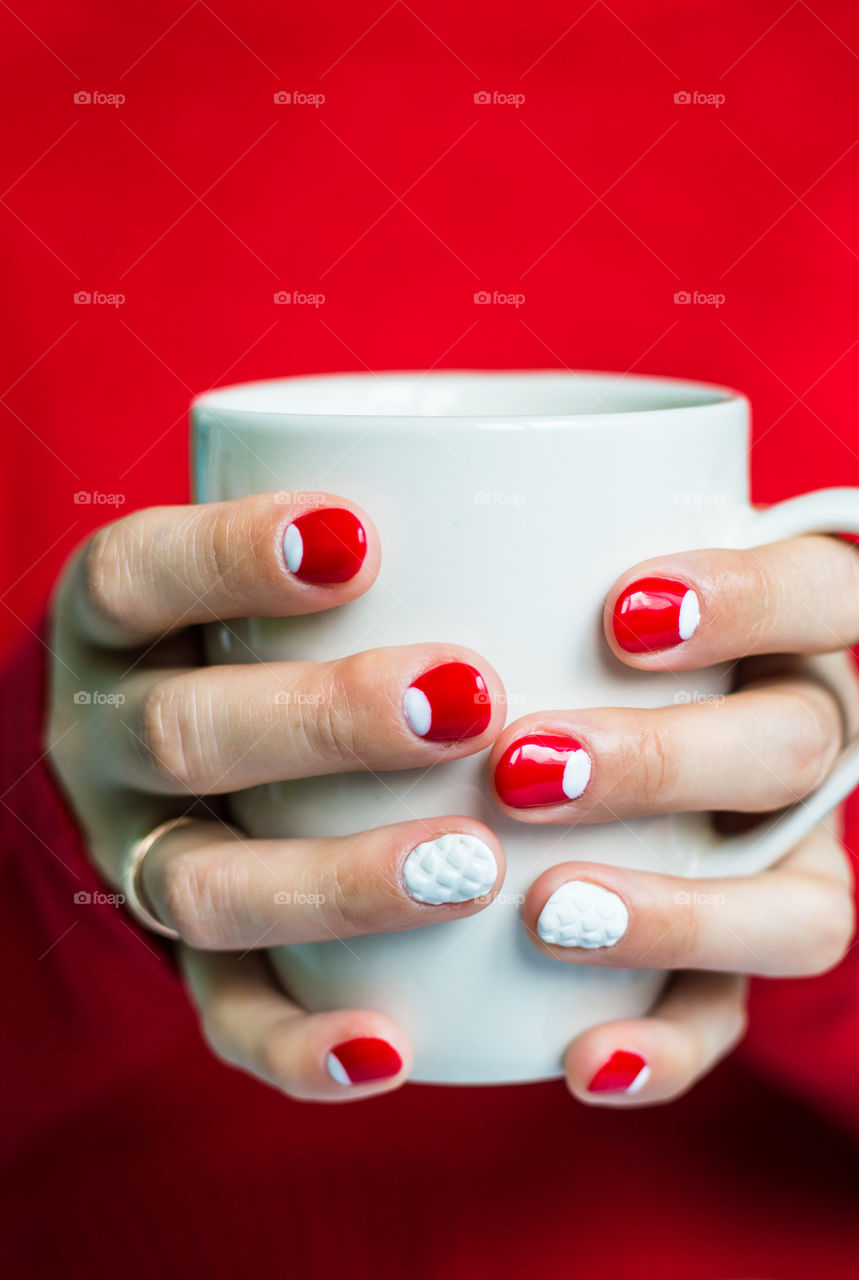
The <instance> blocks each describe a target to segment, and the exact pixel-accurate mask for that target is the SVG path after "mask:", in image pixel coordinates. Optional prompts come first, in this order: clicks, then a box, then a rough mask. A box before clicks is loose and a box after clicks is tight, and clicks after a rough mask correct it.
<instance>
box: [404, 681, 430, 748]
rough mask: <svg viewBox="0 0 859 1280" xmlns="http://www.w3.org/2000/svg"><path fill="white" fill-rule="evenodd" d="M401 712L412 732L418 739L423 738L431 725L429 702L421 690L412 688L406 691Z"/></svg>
mask: <svg viewBox="0 0 859 1280" xmlns="http://www.w3.org/2000/svg"><path fill="white" fill-rule="evenodd" d="M403 710H404V711H405V713H406V719H407V720H408V722H409V727H410V728H411V729H412V730H414V732H415V733H416V734H417V735H418V737H419V738H423V737H425V736H426V734H428V733H429V727H430V724H431V723H432V707H431V706H430V700H429V698H428V697H427V696H426V694H425V693H424V692H423V690H422V689H415V688H414V686H412V687H411V688H410V689H406V695H405V697H404V698H403Z"/></svg>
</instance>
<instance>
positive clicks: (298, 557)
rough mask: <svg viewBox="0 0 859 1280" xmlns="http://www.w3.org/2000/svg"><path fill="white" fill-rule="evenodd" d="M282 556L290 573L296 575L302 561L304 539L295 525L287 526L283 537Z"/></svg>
mask: <svg viewBox="0 0 859 1280" xmlns="http://www.w3.org/2000/svg"><path fill="white" fill-rule="evenodd" d="M283 554H284V557H285V559H286V567H287V569H289V571H290V573H298V570H299V569H300V568H301V562H302V560H303V559H304V539H303V538H302V536H301V530H300V529H299V527H298V525H297V524H291V525H289V526H288V527H287V530H286V533H285V534H284V535H283Z"/></svg>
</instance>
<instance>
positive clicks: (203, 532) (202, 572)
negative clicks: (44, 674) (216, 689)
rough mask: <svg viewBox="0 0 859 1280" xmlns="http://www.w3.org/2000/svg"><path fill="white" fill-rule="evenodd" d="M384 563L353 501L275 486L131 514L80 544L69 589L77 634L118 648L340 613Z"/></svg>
mask: <svg viewBox="0 0 859 1280" xmlns="http://www.w3.org/2000/svg"><path fill="white" fill-rule="evenodd" d="M379 561H380V548H379V537H378V534H377V532H376V530H375V528H374V526H373V523H372V521H371V520H370V519H369V517H368V516H367V514H366V513H365V512H364V511H362V510H361V509H360V507H358V506H356V504H355V503H353V502H350V501H349V500H348V499H346V498H340V497H337V496H336V495H334V494H329V493H321V492H320V493H309V494H308V493H291V494H287V493H281V494H271V493H269V494H259V495H254V496H252V497H248V498H240V499H238V500H236V501H232V502H215V503H209V504H205V505H200V506H193V505H189V506H180V507H150V508H148V509H146V510H144V511H136V512H134V513H132V514H131V515H128V516H125V517H124V518H123V519H122V520H117V521H116V522H115V523H113V524H110V525H107V526H106V527H105V528H103V529H100V530H99V531H98V532H97V533H96V534H94V535H93V537H92V538H91V539H90V540H89V542H87V543H86V544H85V545H84V546H83V547H82V548H81V550H80V551H79V552H78V555H77V557H76V559H75V561H74V562H73V564H72V567H71V569H70V571H69V574H68V577H67V581H66V584H65V589H66V592H67V593H68V595H67V598H68V602H69V606H70V609H71V619H72V621H73V623H74V625H75V626H76V628H77V629H78V630H79V632H80V633H81V634H82V635H83V636H84V638H85V639H87V640H89V641H92V642H94V643H97V644H101V645H106V646H108V647H111V648H114V647H122V646H131V645H138V644H144V643H146V642H148V641H150V640H153V639H156V638H157V637H159V636H162V635H164V634H166V633H168V632H171V631H176V630H178V629H180V628H182V627H187V626H191V625H192V624H195V623H203V622H212V621H216V620H218V619H221V618H241V617H255V616H263V617H273V618H279V617H287V616H291V615H297V614H304V613H316V612H319V611H320V610H322V609H330V608H332V607H333V606H334V605H340V604H345V603H346V602H347V601H349V600H353V599H354V598H355V597H356V596H359V595H361V594H363V592H364V591H366V590H367V588H368V587H369V586H370V585H371V583H372V582H373V581H374V579H375V577H376V574H377V573H378V571H379Z"/></svg>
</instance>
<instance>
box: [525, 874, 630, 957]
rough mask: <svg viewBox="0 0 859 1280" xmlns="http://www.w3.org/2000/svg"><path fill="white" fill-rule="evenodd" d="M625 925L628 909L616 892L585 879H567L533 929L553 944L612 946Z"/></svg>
mask: <svg viewBox="0 0 859 1280" xmlns="http://www.w3.org/2000/svg"><path fill="white" fill-rule="evenodd" d="M628 924H629V912H628V911H627V909H626V906H625V905H624V902H623V899H622V898H619V897H618V896H617V894H616V893H611V892H610V890H608V889H603V887H602V886H601V885H598V884H591V883H590V882H589V881H587V880H568V881H567V883H566V884H562V885H561V887H560V888H559V889H556V890H555V892H554V893H553V894H552V896H551V898H550V899H549V901H548V902H547V903H546V905H545V907H544V908H543V910H542V911H541V912H540V919H539V920H538V921H537V932H538V933H539V935H540V937H541V938H542V939H543V941H544V942H548V943H550V945H552V946H556V947H588V948H593V947H613V946H614V944H615V943H616V942H618V941H619V940H620V939H621V938H622V937H623V935H624V934H625V933H626V926H627V925H628Z"/></svg>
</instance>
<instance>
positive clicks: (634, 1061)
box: [588, 1049, 650, 1093]
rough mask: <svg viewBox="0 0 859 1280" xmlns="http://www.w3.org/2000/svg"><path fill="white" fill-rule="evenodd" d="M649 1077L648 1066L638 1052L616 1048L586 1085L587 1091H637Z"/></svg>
mask: <svg viewBox="0 0 859 1280" xmlns="http://www.w3.org/2000/svg"><path fill="white" fill-rule="evenodd" d="M649 1079H650V1067H649V1066H648V1065H647V1063H646V1062H645V1061H644V1059H643V1058H642V1056H641V1054H640V1053H629V1052H628V1051H627V1050H626V1049H618V1050H617V1051H616V1052H615V1053H613V1054H612V1055H611V1057H610V1058H609V1059H608V1061H607V1062H604V1063H603V1064H602V1066H601V1067H600V1069H599V1071H598V1072H597V1073H596V1075H595V1076H594V1078H593V1080H592V1081H591V1082H590V1084H589V1085H588V1093H638V1091H639V1089H643V1088H644V1086H645V1085H646V1084H647V1082H648V1080H649Z"/></svg>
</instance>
